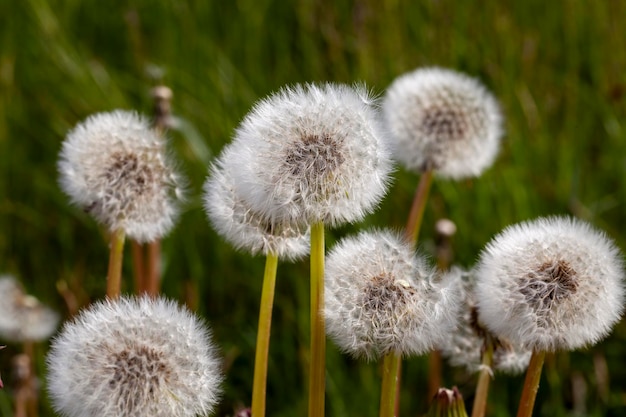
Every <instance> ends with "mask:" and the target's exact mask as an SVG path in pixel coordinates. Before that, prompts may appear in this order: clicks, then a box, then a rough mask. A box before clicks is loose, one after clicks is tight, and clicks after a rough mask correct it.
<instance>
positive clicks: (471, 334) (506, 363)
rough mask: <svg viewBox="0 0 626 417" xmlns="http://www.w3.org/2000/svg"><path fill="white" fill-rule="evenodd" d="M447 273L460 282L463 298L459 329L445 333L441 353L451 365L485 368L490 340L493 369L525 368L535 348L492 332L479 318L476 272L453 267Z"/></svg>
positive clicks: (514, 371) (516, 370)
mask: <svg viewBox="0 0 626 417" xmlns="http://www.w3.org/2000/svg"><path fill="white" fill-rule="evenodd" d="M448 274H450V276H451V279H456V280H459V281H460V282H461V290H462V291H461V296H462V298H461V304H460V309H459V314H458V316H457V329H456V330H455V331H453V332H450V333H448V334H446V337H445V340H444V341H443V342H442V343H441V344H440V345H439V349H440V350H441V353H442V354H443V355H444V356H445V357H446V358H447V359H448V361H449V363H450V364H451V365H452V366H459V367H464V368H466V369H467V370H468V371H469V372H477V371H479V370H481V368H482V365H483V364H482V360H483V358H482V356H483V354H484V351H485V348H486V346H487V343H491V344H492V349H493V352H492V364H491V369H493V370H494V371H499V372H502V373H506V374H519V373H522V372H524V370H526V367H527V366H528V361H529V360H530V355H531V354H532V351H531V350H529V349H524V348H521V347H519V346H516V345H514V344H513V343H511V342H510V341H508V340H506V339H503V338H498V337H496V336H495V335H492V334H491V333H490V332H489V330H487V329H486V328H485V326H484V325H483V324H482V323H481V322H480V320H479V319H478V308H477V305H476V297H475V295H474V286H475V279H474V276H473V275H472V274H471V273H470V274H468V273H466V272H464V271H462V270H461V269H459V268H452V269H451V270H450V271H449V272H448Z"/></svg>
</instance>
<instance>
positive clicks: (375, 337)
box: [324, 231, 457, 359]
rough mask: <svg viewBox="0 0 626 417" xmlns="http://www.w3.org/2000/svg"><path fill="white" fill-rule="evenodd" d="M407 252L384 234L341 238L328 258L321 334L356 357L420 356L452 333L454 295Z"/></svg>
mask: <svg viewBox="0 0 626 417" xmlns="http://www.w3.org/2000/svg"><path fill="white" fill-rule="evenodd" d="M432 278H433V271H432V270H431V269H430V268H429V267H427V266H426V263H425V261H424V260H423V259H421V258H419V257H417V256H416V255H415V254H414V252H413V250H412V249H411V246H410V245H409V244H407V243H405V242H404V241H403V240H402V239H401V238H400V237H398V236H396V235H395V234H393V233H391V232H388V231H374V232H362V233H360V234H359V235H357V236H356V237H351V238H345V239H343V240H342V241H340V243H338V244H337V246H335V247H334V248H333V249H332V250H331V252H330V253H329V255H328V260H327V265H326V288H327V298H326V306H325V309H324V314H325V316H326V321H327V325H328V327H327V333H328V335H329V336H330V337H331V338H332V339H333V340H334V341H335V343H337V345H338V346H339V347H340V348H341V349H342V350H344V351H346V352H348V353H351V354H352V355H354V356H356V357H365V358H367V359H374V358H379V357H381V356H383V355H386V354H388V353H390V352H396V353H398V354H401V355H403V356H408V355H420V354H423V353H426V352H427V351H429V350H431V349H433V348H434V347H435V346H436V345H437V344H438V343H439V342H440V341H441V340H443V337H444V335H445V334H446V333H448V332H451V331H453V330H454V320H453V318H454V315H455V311H456V307H455V305H456V302H455V301H457V289H456V288H455V287H454V286H453V285H450V281H447V280H445V281H441V282H434V280H433V279H432Z"/></svg>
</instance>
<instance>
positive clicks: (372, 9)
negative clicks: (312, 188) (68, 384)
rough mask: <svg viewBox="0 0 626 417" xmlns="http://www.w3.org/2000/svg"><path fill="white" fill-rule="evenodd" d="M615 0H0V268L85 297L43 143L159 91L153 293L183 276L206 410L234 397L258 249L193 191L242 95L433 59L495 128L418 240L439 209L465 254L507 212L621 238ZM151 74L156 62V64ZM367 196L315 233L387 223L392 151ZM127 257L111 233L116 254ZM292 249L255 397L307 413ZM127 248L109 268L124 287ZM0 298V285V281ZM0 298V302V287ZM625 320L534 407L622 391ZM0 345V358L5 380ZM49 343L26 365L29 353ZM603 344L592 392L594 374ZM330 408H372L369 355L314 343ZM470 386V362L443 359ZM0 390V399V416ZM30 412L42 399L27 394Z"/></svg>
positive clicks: (101, 245) (621, 405)
mask: <svg viewBox="0 0 626 417" xmlns="http://www.w3.org/2000/svg"><path fill="white" fill-rule="evenodd" d="M624 21H626V3H622V2H619V1H604V2H579V1H575V0H568V1H563V2H544V1H537V0H532V1H525V2H504V1H496V0H488V1H483V2H471V1H469V2H461V1H452V0H428V1H423V2H412V1H400V0H384V1H380V0H360V1H355V2H333V1H329V0H321V1H311V0H305V1H301V2H283V1H276V0H238V1H200V0H197V1H193V0H187V1H179V0H163V1H147V0H137V1H120V0H112V1H79V0H64V1H59V0H22V1H18V0H4V1H1V2H0V170H1V174H0V272H7V273H12V274H14V275H16V276H17V277H19V278H20V279H21V280H22V282H23V283H24V285H25V286H26V287H27V289H28V291H29V292H31V293H33V294H34V295H36V296H37V297H39V298H41V299H42V300H43V301H44V302H45V303H47V304H49V305H51V306H54V307H55V308H57V309H59V310H60V311H64V312H66V308H65V305H64V303H63V299H62V298H61V296H60V295H59V294H58V292H57V290H56V285H57V282H58V281H66V282H68V283H69V284H70V286H71V287H73V288H75V290H77V291H79V293H78V295H80V296H81V300H82V302H87V301H88V300H89V299H95V298H100V297H102V296H103V294H104V277H105V275H106V266H107V256H108V252H107V244H106V241H105V239H104V234H103V232H102V231H101V230H99V228H98V226H97V225H96V224H95V222H94V221H93V220H92V219H91V218H89V217H88V215H87V214H85V213H83V212H81V211H80V210H78V209H76V208H74V207H71V206H70V205H69V203H68V199H67V198H66V196H65V195H63V194H62V192H61V191H60V188H59V186H58V185H57V172H56V160H57V155H58V152H59V149H60V144H61V141H62V140H63V138H64V136H65V134H66V133H67V131H68V129H70V128H71V127H72V126H74V125H75V124H76V123H77V122H78V121H80V120H82V119H84V118H85V117H86V116H88V115H89V114H91V113H95V112H100V111H108V110H112V109H115V108H125V109H136V110H138V111H140V112H142V113H146V114H149V113H150V112H151V99H150V96H149V90H150V88H151V87H152V86H153V85H155V83H156V82H157V81H162V82H164V83H165V84H166V85H168V86H169V87H171V88H172V90H173V91H174V100H173V109H174V113H175V115H176V116H177V117H179V118H180V119H181V123H182V124H181V128H180V129H179V130H177V131H173V132H171V143H172V145H173V148H174V150H175V151H174V153H175V156H176V157H177V158H178V159H179V160H180V168H181V169H182V170H183V171H184V172H185V173H186V174H187V176H188V177H189V184H188V196H189V198H188V201H187V204H186V206H185V212H184V214H183V216H182V218H181V220H180V221H179V223H178V226H177V228H176V229H175V231H174V232H173V233H172V234H171V235H170V236H169V237H168V238H167V239H165V241H164V243H163V248H164V292H165V293H166V294H167V295H169V296H171V297H175V298H178V299H181V300H182V299H183V298H184V288H185V285H187V286H191V288H195V293H194V294H195V296H196V297H197V300H198V311H199V312H200V313H201V314H202V315H203V316H205V317H206V318H207V320H208V321H209V322H210V324H211V325H212V327H213V329H214V336H215V339H216V341H217V342H218V344H219V345H220V346H221V348H222V353H223V355H224V357H225V358H226V371H227V380H226V385H225V395H224V399H223V403H222V405H221V407H220V411H219V413H218V414H217V415H220V416H225V415H229V414H230V415H232V414H233V409H234V407H236V406H237V405H238V404H245V403H247V402H249V400H250V397H251V385H252V366H253V358H254V344H255V334H256V320H257V318H256V316H257V313H258V303H259V298H260V288H261V277H262V271H263V263H264V262H263V259H261V258H255V259H253V258H251V257H250V256H248V255H246V254H240V253H236V252H234V251H233V250H232V249H231V247H230V246H228V245H227V244H226V243H224V242H223V241H222V240H220V238H219V237H218V236H217V235H216V233H215V232H213V231H212V230H211V228H210V226H209V224H208V222H207V221H206V218H205V215H204V213H203V211H202V205H201V197H200V196H201V187H202V184H203V182H204V179H205V176H206V173H207V163H208V162H209V161H210V159H211V158H212V156H213V155H215V154H217V153H219V151H220V149H221V148H222V146H223V145H224V144H225V143H226V142H228V141H229V140H230V138H231V136H232V132H233V129H234V128H235V127H236V126H237V124H238V122H239V121H240V120H241V119H242V117H243V116H244V115H245V114H246V112H247V111H248V110H249V109H250V107H251V106H252V105H253V103H254V102H255V101H256V100H257V99H259V98H262V97H263V96H265V95H267V94H268V93H270V92H272V91H275V90H277V89H278V88H280V87H281V86H283V85H285V84H292V83H296V82H307V81H337V82H348V83H351V82H355V81H359V82H365V83H366V84H367V85H368V86H369V87H370V88H371V89H372V90H373V91H375V92H376V93H378V94H382V93H383V92H384V90H385V88H386V86H387V85H388V84H389V83H390V82H391V81H392V80H393V79H394V78H395V77H396V76H398V75H400V74H402V73H403V72H406V71H409V70H412V69H414V68H415V67H417V66H424V65H440V66H445V67H451V68H455V69H458V70H460V71H464V72H467V73H469V74H471V75H474V76H477V77H479V78H480V79H481V80H482V81H483V82H484V83H485V84H486V85H487V86H488V87H489V88H490V89H491V90H492V92H493V93H494V95H495V96H496V97H498V99H499V100H500V102H501V104H502V106H503V109H504V113H505V116H506V132H507V134H506V137H505V138H504V142H503V146H502V150H501V153H500V156H499V157H498V159H497V161H496V164H495V165H494V166H493V167H492V168H491V169H489V170H488V171H487V172H486V173H485V174H484V175H483V176H482V177H480V178H478V179H474V180H468V181H462V182H449V181H441V180H435V183H434V186H433V188H432V191H431V200H430V201H429V205H428V207H427V208H426V214H425V221H424V226H423V229H422V235H421V242H422V245H421V246H422V250H423V251H425V252H427V253H428V252H430V253H432V246H433V244H432V242H433V239H432V237H433V225H434V222H435V221H436V220H437V219H438V218H441V217H448V218H450V219H452V220H453V221H454V222H455V223H456V224H457V227H458V233H457V235H456V237H455V238H454V248H455V254H456V258H455V260H456V261H457V262H458V263H460V264H461V265H464V266H471V265H472V264H473V262H474V261H475V259H476V257H477V254H478V252H479V251H480V249H481V248H482V247H483V245H484V244H485V243H486V242H487V241H488V240H489V239H490V238H491V237H492V235H493V234H495V233H497V232H499V231H500V230H501V229H502V228H503V227H505V226H506V225H508V224H511V223H515V222H518V221H521V220H526V219H531V218H534V217H537V216H540V215H549V214H567V213H569V214H572V215H575V216H578V217H580V218H582V219H585V220H588V221H590V222H592V223H593V224H594V225H595V226H597V227H599V228H601V229H603V230H605V231H606V232H607V233H608V234H609V235H610V236H611V237H612V238H613V239H615V240H616V241H617V243H618V245H619V246H620V247H621V248H626V234H625V233H624V224H626V181H625V177H626V99H625V97H626V96H625V94H626V78H625V77H626V48H624V29H623V24H624ZM159 74H160V75H159ZM395 177H396V178H395V180H394V183H393V186H392V188H391V190H390V192H389V195H388V197H387V198H386V199H385V200H384V202H383V203H382V205H381V207H380V210H379V211H378V212H377V213H375V214H373V215H371V216H369V217H368V218H367V219H366V221H365V222H363V223H362V224H360V225H352V226H348V227H344V228H342V229H340V230H338V231H334V232H331V233H330V235H329V238H328V245H329V246H330V245H332V242H333V241H334V240H336V239H337V238H338V237H340V236H341V235H343V234H345V233H350V232H353V231H355V230H358V228H360V227H367V226H381V227H382V226H391V227H394V228H398V229H399V228H402V227H403V225H404V221H405V218H406V214H407V213H408V209H409V205H410V202H411V199H412V195H413V191H414V188H415V185H416V184H417V176H416V175H414V174H411V173H407V172H405V171H404V170H402V169H398V171H397V173H396V176H395ZM127 254H130V251H127ZM307 268H308V267H307V263H306V262H303V263H300V264H296V265H281V266H279V277H278V284H277V293H276V307H275V312H274V327H273V332H272V342H271V352H270V365H269V385H268V390H269V398H268V402H267V403H268V416H273V417H280V416H302V415H305V412H306V411H305V410H306V402H307V400H306V392H307V391H306V387H305V384H306V372H307V356H308V337H309V336H308V326H309V325H308V278H307V275H308V269H307ZM131 273H132V269H131V262H130V256H127V258H126V262H125V269H124V274H125V277H126V288H127V290H129V289H130V288H131V285H132V284H131V279H130V278H131ZM0 297H2V295H1V294H0ZM0 302H1V300H0ZM625 339H626V330H625V328H624V326H623V324H620V325H618V327H617V328H616V329H615V331H614V333H613V335H612V336H611V337H610V338H609V339H608V340H606V341H604V342H603V343H601V344H600V345H599V346H597V347H594V348H592V349H590V350H589V351H584V352H576V353H573V354H565V353H558V354H556V355H555V356H554V357H549V358H548V360H547V363H546V369H545V374H544V379H543V380H542V386H541V389H540V396H539V398H538V400H537V406H536V415H545V416H551V417H552V416H568V415H572V413H573V411H572V410H573V409H574V407H575V406H576V407H580V405H579V404H578V403H579V402H580V400H579V399H575V396H574V394H573V393H572V392H573V391H572V386H573V384H574V385H575V384H579V386H580V384H581V381H582V382H583V383H584V384H586V396H585V397H584V398H583V399H582V405H583V406H584V407H586V412H587V413H588V414H589V415H593V416H618V415H623V413H624V411H625V410H626V400H625V398H626V373H625V372H624V371H623V367H622V364H621V362H622V361H623V356H624V341H625ZM19 349H20V347H19V346H13V345H10V346H9V348H8V349H6V350H4V351H2V352H0V372H1V373H2V376H3V380H4V382H5V384H6V385H10V378H11V376H10V375H11V372H10V366H9V362H10V357H11V355H12V354H14V353H16V352H17V351H19ZM45 350H46V347H45V346H40V347H39V348H38V351H37V352H38V354H39V356H38V362H37V367H38V370H39V371H40V374H42V373H43V372H45V366H44V363H43V360H44V353H45ZM604 360H606V361H607V363H608V369H609V376H610V382H611V385H610V387H609V391H608V392H605V391H603V389H604V388H603V386H602V382H601V381H600V379H601V378H599V377H598V375H597V373H596V371H597V370H598V369H599V368H600V367H599V365H598V364H599V363H601V362H602V361H604ZM425 366H426V361H425V360H424V359H423V358H417V359H412V360H410V361H408V362H407V363H406V364H405V367H404V373H403V377H404V382H403V391H402V399H403V404H402V409H401V414H402V415H406V416H408V415H418V414H419V413H423V412H425V411H426V410H427V404H426V399H425V390H426V368H425ZM327 375H328V378H327V379H328V383H327V410H328V415H329V416H332V417H342V416H375V415H377V413H378V397H379V385H380V380H379V368H378V366H377V365H376V364H363V363H359V362H357V361H354V360H352V359H350V358H347V357H346V356H343V355H341V354H340V353H339V352H337V351H336V349H335V348H334V347H333V346H332V344H331V345H330V346H329V353H328V371H327ZM522 381H523V377H506V376H497V378H496V380H495V382H494V383H493V390H492V392H491V394H490V410H491V414H490V415H498V416H506V415H513V413H514V411H515V409H516V405H517V400H518V398H519V394H520V392H521V384H522ZM444 382H445V384H446V385H448V386H451V385H454V384H456V385H458V386H459V388H460V390H461V392H462V393H463V396H464V398H465V399H466V400H467V401H468V410H470V409H471V407H470V406H469V404H471V400H472V397H473V388H474V384H475V378H474V377H472V376H468V375H465V374H463V373H462V372H460V371H458V370H451V369H448V368H446V374H445V376H444ZM8 393H9V391H0V415H3V416H4V415H7V416H8V415H10V411H9V410H10V409H11V405H10V402H11V399H10V396H9V395H8ZM42 398H43V404H42V413H41V415H42V416H43V417H46V416H51V415H53V414H52V411H51V410H50V407H49V404H48V400H47V399H46V395H45V394H44V395H42Z"/></svg>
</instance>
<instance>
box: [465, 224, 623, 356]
mask: <svg viewBox="0 0 626 417" xmlns="http://www.w3.org/2000/svg"><path fill="white" fill-rule="evenodd" d="M476 276H477V283H476V298H477V302H478V312H479V318H480V320H481V322H483V323H484V324H485V325H486V326H487V327H488V328H489V329H490V330H491V331H492V332H493V333H495V334H496V335H498V336H499V337H503V338H506V339H509V340H510V341H511V342H513V343H515V344H518V345H521V346H524V347H525V348H527V349H532V350H535V351H554V350H557V349H564V350H573V349H576V348H579V347H583V346H586V345H590V344H594V343H596V342H598V341H599V340H600V339H602V338H603V337H605V336H606V335H607V334H608V333H609V331H610V330H611V328H612V326H613V325H614V324H615V323H616V322H617V321H618V320H619V319H620V317H621V315H622V311H623V304H624V285H623V280H624V270H623V264H622V259H621V256H620V254H619V252H618V250H617V249H616V246H615V245H614V243H613V242H612V241H610V240H609V239H608V238H607V237H606V236H605V235H604V233H602V232H599V231H597V230H594V229H593V228H592V227H591V226H589V225H588V224H587V223H584V222H582V221H579V220H575V219H571V218H566V217H548V218H540V219H537V220H535V221H529V222H524V223H520V224H517V225H514V226H510V227H508V228H506V229H505V230H504V231H503V232H501V233H500V234H499V235H497V236H496V237H495V238H494V239H493V240H492V241H491V242H490V243H489V244H488V245H487V247H486V248H485V249H484V250H483V252H482V254H481V256H480V261H479V264H478V267H477V272H476Z"/></svg>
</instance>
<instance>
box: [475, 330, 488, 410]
mask: <svg viewBox="0 0 626 417" xmlns="http://www.w3.org/2000/svg"><path fill="white" fill-rule="evenodd" d="M492 365H493V342H492V340H491V338H489V337H487V339H486V341H485V351H484V352H483V360H482V367H481V370H480V375H479V376H478V385H476V396H475V397H474V406H473V407H472V417H483V416H484V415H485V412H486V411H487V395H488V394H489V382H490V381H491V366H492Z"/></svg>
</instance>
